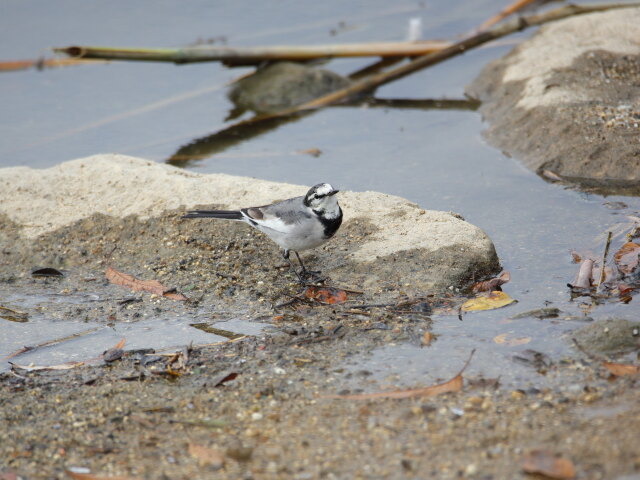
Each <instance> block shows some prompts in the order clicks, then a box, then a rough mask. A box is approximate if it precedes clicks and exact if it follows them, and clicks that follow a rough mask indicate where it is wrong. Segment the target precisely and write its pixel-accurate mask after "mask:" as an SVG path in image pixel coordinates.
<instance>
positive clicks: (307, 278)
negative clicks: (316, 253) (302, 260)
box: [296, 268, 327, 283]
mask: <svg viewBox="0 0 640 480" xmlns="http://www.w3.org/2000/svg"><path fill="white" fill-rule="evenodd" d="M296 274H297V275H298V279H300V280H301V283H324V282H325V280H326V279H327V278H326V277H324V276H323V275H321V274H322V272H320V271H319V270H318V271H314V270H307V269H306V268H303V269H302V270H301V271H300V273H297V272H296Z"/></svg>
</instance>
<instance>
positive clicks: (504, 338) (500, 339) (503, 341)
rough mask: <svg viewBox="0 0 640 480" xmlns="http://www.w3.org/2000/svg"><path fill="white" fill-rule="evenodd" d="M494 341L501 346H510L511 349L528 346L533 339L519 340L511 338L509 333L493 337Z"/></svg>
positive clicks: (522, 338)
mask: <svg viewBox="0 0 640 480" xmlns="http://www.w3.org/2000/svg"><path fill="white" fill-rule="evenodd" d="M493 341H494V342H496V343H497V344H499V345H509V346H510V347H515V346H518V345H526V344H527V343H529V342H530V341H531V337H519V338H509V334H508V333H501V334H500V335H497V336H495V337H493Z"/></svg>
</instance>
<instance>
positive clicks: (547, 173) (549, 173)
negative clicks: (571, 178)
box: [542, 170, 563, 182]
mask: <svg viewBox="0 0 640 480" xmlns="http://www.w3.org/2000/svg"><path fill="white" fill-rule="evenodd" d="M542 175H543V176H544V177H545V178H547V179H549V180H552V181H554V182H562V181H563V179H562V177H561V176H560V175H558V174H557V173H556V172H553V171H551V170H543V171H542Z"/></svg>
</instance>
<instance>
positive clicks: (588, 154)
mask: <svg viewBox="0 0 640 480" xmlns="http://www.w3.org/2000/svg"><path fill="white" fill-rule="evenodd" d="M639 75H640V9H638V8H635V9H621V10H612V11H608V12H603V13H593V14H588V15H579V16H576V17H572V18H569V19H566V20H561V21H558V22H553V23H551V24H548V25H546V26H544V27H542V28H541V29H540V30H539V31H538V32H537V33H536V34H535V35H534V36H533V37H532V38H531V39H529V40H526V41H524V42H523V43H522V44H521V45H519V46H518V47H516V48H515V49H514V50H513V51H512V52H511V53H509V54H508V55H506V56H505V57H503V58H501V59H499V60H497V61H495V62H492V63H490V64H488V65H487V66H486V67H485V69H484V70H483V71H482V73H481V74H480V76H479V77H478V78H477V79H476V80H475V81H474V82H473V83H472V84H471V85H470V86H468V87H467V93H468V94H469V95H471V96H473V97H475V98H478V99H480V100H481V101H482V106H481V108H480V111H481V113H482V114H483V116H484V117H485V119H486V120H487V121H488V123H489V125H490V126H489V129H488V130H487V131H486V135H487V137H488V139H489V140H490V141H491V142H492V143H493V144H495V145H496V146H498V147H499V148H501V149H503V150H506V151H508V152H509V153H511V154H513V155H514V156H516V157H518V158H519V159H520V160H522V161H523V162H524V164H525V165H526V166H527V167H529V168H531V169H532V170H534V171H536V172H538V173H541V174H543V173H544V174H545V176H546V178H552V179H556V180H557V179H558V177H560V178H561V179H562V180H563V181H565V182H567V183H570V184H574V185H578V186H580V187H582V188H584V189H587V190H593V191H598V192H601V193H622V194H633V195H635V194H638V180H639V179H640V156H639V155H638V152H639V148H640V144H639V143H638V138H639V135H640V84H639V83H638V78H639ZM549 172H550V173H549Z"/></svg>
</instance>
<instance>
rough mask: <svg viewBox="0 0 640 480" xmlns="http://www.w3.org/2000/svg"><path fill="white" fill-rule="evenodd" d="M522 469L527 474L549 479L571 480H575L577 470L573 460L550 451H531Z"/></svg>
mask: <svg viewBox="0 0 640 480" xmlns="http://www.w3.org/2000/svg"><path fill="white" fill-rule="evenodd" d="M522 469H523V470H524V471H525V472H527V473H539V474H541V475H544V476H546V477H548V478H555V479H558V480H570V479H572V478H575V476H576V469H575V467H574V466H573V463H572V462H571V460H569V459H567V458H563V457H561V456H558V455H556V454H554V453H553V452H552V451H550V450H542V449H540V450H531V451H530V452H528V453H527V454H526V455H525V456H524V459H523V461H522Z"/></svg>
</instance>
